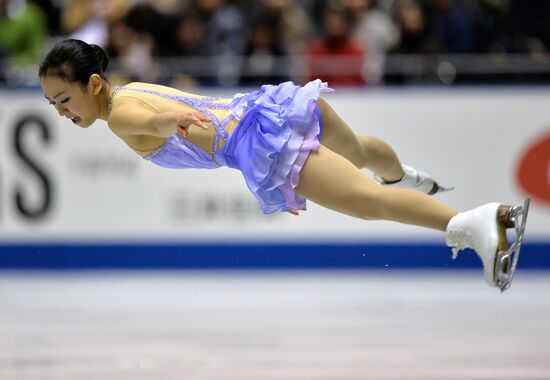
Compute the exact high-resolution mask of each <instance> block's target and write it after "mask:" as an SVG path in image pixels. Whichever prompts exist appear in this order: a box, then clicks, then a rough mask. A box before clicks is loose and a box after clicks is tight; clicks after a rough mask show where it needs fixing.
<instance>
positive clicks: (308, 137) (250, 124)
mask: <svg viewBox="0 0 550 380" xmlns="http://www.w3.org/2000/svg"><path fill="white" fill-rule="evenodd" d="M332 91H333V90H332V89H330V88H329V87H327V84H326V83H323V82H321V81H320V80H319V79H317V80H315V81H312V82H309V83H307V84H306V85H305V86H303V87H301V86H297V85H295V84H294V83H292V82H285V83H282V84H280V85H278V86H273V85H265V86H262V87H261V89H260V90H258V91H254V92H251V93H249V94H245V95H241V96H237V97H235V99H234V100H233V103H232V104H231V110H232V112H233V113H234V114H235V115H236V116H237V117H239V118H240V119H241V121H240V122H239V124H238V125H237V127H236V128H235V130H234V131H233V133H232V135H231V137H230V139H229V141H228V142H227V143H226V145H225V146H224V148H223V151H224V156H225V159H226V163H227V165H228V166H229V167H233V168H236V169H239V170H240V171H241V172H242V173H243V176H244V179H245V181H246V184H247V186H248V188H249V189H250V191H251V192H252V193H253V194H254V195H255V196H256V198H257V199H258V201H259V202H260V204H261V206H262V209H263V212H264V213H266V214H267V213H272V212H275V211H289V210H303V209H304V208H305V206H306V200H305V199H304V198H302V197H300V196H298V195H297V194H296V193H295V192H294V189H295V188H296V186H297V185H298V183H299V181H300V170H301V169H302V166H303V165H304V163H305V162H306V159H307V157H308V155H309V153H310V152H311V151H312V150H315V151H317V150H319V140H320V135H321V112H320V111H319V108H318V107H317V103H316V100H317V99H318V97H319V95H320V94H321V93H325V92H332Z"/></svg>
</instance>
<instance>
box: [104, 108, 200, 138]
mask: <svg viewBox="0 0 550 380" xmlns="http://www.w3.org/2000/svg"><path fill="white" fill-rule="evenodd" d="M209 121H210V118H209V117H208V116H206V115H205V114H203V113H200V112H198V111H195V110H190V111H171V112H161V113H157V112H154V111H152V110H150V109H148V108H146V107H143V106H141V105H140V104H137V103H133V102H128V103H124V104H121V105H119V106H118V107H116V108H114V109H113V111H112V112H111V115H110V116H109V126H110V127H111V128H114V129H116V130H117V131H118V132H119V133H122V134H126V135H149V136H157V137H164V138H166V137H170V136H172V135H175V134H176V133H178V132H179V133H181V134H182V135H183V136H184V137H187V135H188V134H189V132H188V129H189V126H190V125H192V124H194V125H196V126H198V127H200V128H202V129H205V130H206V129H208V125H207V124H205V123H206V122H209Z"/></svg>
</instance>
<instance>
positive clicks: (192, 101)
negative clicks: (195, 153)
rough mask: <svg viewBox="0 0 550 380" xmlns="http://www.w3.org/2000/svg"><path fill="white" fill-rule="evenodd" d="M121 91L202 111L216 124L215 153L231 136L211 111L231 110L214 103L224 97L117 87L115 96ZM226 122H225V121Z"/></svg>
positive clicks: (227, 105)
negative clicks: (178, 102) (200, 96)
mask: <svg viewBox="0 0 550 380" xmlns="http://www.w3.org/2000/svg"><path fill="white" fill-rule="evenodd" d="M119 90H128V91H137V92H143V93H146V94H152V95H157V96H161V97H163V98H166V99H172V100H178V101H180V102H183V103H185V104H187V105H188V106H190V107H192V108H194V109H196V110H197V111H200V112H202V113H204V114H205V115H207V116H208V117H210V119H211V120H212V124H214V128H215V129H216V135H215V136H214V144H213V150H214V151H216V150H218V147H219V145H220V139H221V138H222V137H223V138H224V139H226V140H227V139H228V137H229V134H228V133H227V131H226V130H225V124H226V123H224V124H222V122H220V120H219V119H218V118H217V117H216V115H214V113H213V112H212V111H210V109H223V110H228V109H230V104H225V103H214V101H216V100H220V99H223V98H222V97H204V98H191V97H186V96H180V95H170V94H165V93H163V92H159V91H154V90H147V89H143V88H130V87H124V86H117V87H115V92H114V93H113V96H114V94H116V93H117V92H118V91H119ZM224 122H225V120H224Z"/></svg>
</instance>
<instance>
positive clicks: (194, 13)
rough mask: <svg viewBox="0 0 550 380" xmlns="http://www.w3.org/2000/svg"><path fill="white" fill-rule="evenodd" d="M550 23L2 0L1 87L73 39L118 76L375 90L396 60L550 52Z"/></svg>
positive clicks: (250, 2) (153, 2) (187, 1)
mask: <svg viewBox="0 0 550 380" xmlns="http://www.w3.org/2000/svg"><path fill="white" fill-rule="evenodd" d="M549 17H550V1H547V0H0V80H1V76H2V75H4V74H5V72H6V70H7V68H6V67H2V65H4V66H6V64H7V63H8V62H9V63H10V65H11V67H13V65H15V66H17V65H21V64H25V63H34V64H36V62H37V61H38V60H39V58H40V56H41V54H43V53H44V52H45V50H47V49H48V48H49V47H50V46H51V44H53V43H54V42H55V41H57V40H59V39H62V38H69V37H70V38H79V39H82V40H85V41H87V42H89V43H95V44H98V45H100V46H102V47H105V48H107V50H108V53H109V55H111V56H112V57H113V58H116V59H115V60H114V64H113V69H114V70H113V73H119V75H121V77H120V78H119V79H120V80H121V81H123V80H142V81H154V82H160V83H163V82H164V83H168V84H172V85H175V86H177V87H182V88H183V87H189V86H196V85H202V86H204V85H215V86H220V85H229V86H232V85H237V84H243V85H257V84H260V83H267V82H280V81H284V80H288V79H293V80H298V81H300V80H302V81H303V80H307V79H309V78H313V77H320V78H321V79H323V80H326V81H329V82H331V85H336V86H337V85H339V84H342V85H364V84H369V85H376V84H379V83H383V81H384V80H385V72H384V70H385V67H386V66H385V62H386V61H388V56H389V55H393V54H419V55H426V54H428V55H437V54H448V53H450V54H457V53H458V54H469V53H499V54H510V53H524V54H529V55H530V56H531V57H533V58H536V59H538V58H540V57H544V53H546V52H547V51H548V49H549V47H550V23H548V18H549Z"/></svg>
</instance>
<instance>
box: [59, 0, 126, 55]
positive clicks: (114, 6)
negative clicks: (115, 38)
mask: <svg viewBox="0 0 550 380" xmlns="http://www.w3.org/2000/svg"><path fill="white" fill-rule="evenodd" d="M127 11H128V3H127V1H126V0H111V1H109V0H69V1H68V2H67V4H66V5H65V7H64V8H63V11H62V14H61V25H62V30H63V33H64V34H65V35H69V36H71V37H72V38H77V39H80V40H83V41H86V42H88V43H90V44H96V45H99V46H102V47H106V46H107V44H108V41H109V26H110V25H111V24H113V23H115V22H117V21H119V20H121V19H122V18H123V17H124V16H125V15H126V12H127Z"/></svg>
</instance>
